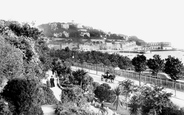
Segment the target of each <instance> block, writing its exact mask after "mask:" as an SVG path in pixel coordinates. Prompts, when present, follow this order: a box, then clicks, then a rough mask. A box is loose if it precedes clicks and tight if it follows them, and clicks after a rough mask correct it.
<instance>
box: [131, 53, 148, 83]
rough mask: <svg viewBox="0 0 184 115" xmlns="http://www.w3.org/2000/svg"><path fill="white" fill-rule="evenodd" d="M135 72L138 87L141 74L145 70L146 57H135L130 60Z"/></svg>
mask: <svg viewBox="0 0 184 115" xmlns="http://www.w3.org/2000/svg"><path fill="white" fill-rule="evenodd" d="M132 64H133V65H134V68H135V71H136V72H138V73H139V86H140V85H141V78H140V77H141V72H143V71H145V70H146V57H145V56H144V55H137V56H136V57H134V58H133V59H132Z"/></svg>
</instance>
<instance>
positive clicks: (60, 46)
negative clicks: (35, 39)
mask: <svg viewBox="0 0 184 115" xmlns="http://www.w3.org/2000/svg"><path fill="white" fill-rule="evenodd" d="M48 47H49V48H50V49H65V48H66V47H68V48H69V49H70V50H72V49H73V48H78V43H66V42H58V41H50V42H49V43H48Z"/></svg>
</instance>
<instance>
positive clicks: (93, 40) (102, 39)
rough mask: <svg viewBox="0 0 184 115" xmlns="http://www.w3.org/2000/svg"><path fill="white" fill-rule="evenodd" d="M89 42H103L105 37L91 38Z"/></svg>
mask: <svg viewBox="0 0 184 115" xmlns="http://www.w3.org/2000/svg"><path fill="white" fill-rule="evenodd" d="M91 42H92V43H93V44H104V43H105V39H104V38H96V39H91Z"/></svg>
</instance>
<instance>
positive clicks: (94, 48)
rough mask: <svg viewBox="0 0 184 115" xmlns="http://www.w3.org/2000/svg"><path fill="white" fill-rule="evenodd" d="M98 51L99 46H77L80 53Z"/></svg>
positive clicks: (88, 44) (89, 44) (85, 44)
mask: <svg viewBox="0 0 184 115" xmlns="http://www.w3.org/2000/svg"><path fill="white" fill-rule="evenodd" d="M99 49H100V48H99V45H94V44H92V43H84V44H79V50H80V51H92V50H95V51H98V50H99Z"/></svg>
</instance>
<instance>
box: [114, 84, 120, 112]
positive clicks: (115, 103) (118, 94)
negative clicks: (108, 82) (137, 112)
mask: <svg viewBox="0 0 184 115" xmlns="http://www.w3.org/2000/svg"><path fill="white" fill-rule="evenodd" d="M113 92H114V94H115V96H116V99H115V101H114V102H113V106H115V107H116V111H117V110H118V107H119V106H121V100H120V97H119V96H120V95H121V93H122V92H121V89H120V87H119V86H118V87H116V88H115V89H114V90H113Z"/></svg>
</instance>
